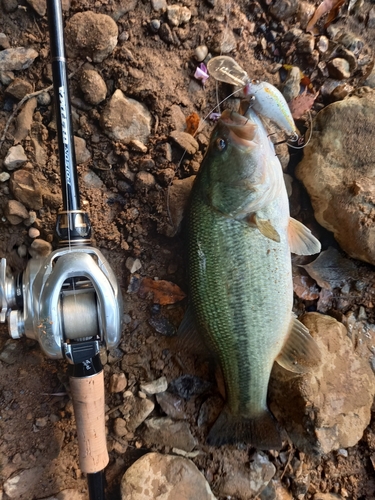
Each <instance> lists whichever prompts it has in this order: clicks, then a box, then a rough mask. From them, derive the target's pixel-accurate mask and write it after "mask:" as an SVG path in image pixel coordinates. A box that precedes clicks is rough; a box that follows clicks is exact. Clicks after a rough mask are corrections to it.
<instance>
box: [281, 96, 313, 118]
mask: <svg viewBox="0 0 375 500" xmlns="http://www.w3.org/2000/svg"><path fill="white" fill-rule="evenodd" d="M317 96H318V94H308V93H307V90H305V92H303V94H300V95H298V96H297V97H295V98H294V99H292V100H291V101H290V102H289V103H288V106H289V109H290V112H291V113H292V116H293V118H294V119H295V120H299V119H300V118H302V116H303V115H304V114H305V113H306V112H307V111H310V109H311V108H312V107H313V104H314V101H315V99H316V98H317Z"/></svg>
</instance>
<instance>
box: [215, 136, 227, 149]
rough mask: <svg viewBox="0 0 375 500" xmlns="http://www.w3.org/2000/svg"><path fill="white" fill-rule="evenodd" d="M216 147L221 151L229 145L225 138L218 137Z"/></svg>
mask: <svg viewBox="0 0 375 500" xmlns="http://www.w3.org/2000/svg"><path fill="white" fill-rule="evenodd" d="M216 147H217V149H218V150H219V151H224V149H225V148H226V147H227V143H226V142H225V140H224V139H222V138H221V137H219V138H218V139H216Z"/></svg>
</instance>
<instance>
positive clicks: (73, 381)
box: [70, 371, 109, 474]
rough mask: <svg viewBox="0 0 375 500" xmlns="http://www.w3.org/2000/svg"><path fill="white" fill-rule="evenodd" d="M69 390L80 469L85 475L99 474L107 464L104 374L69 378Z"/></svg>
mask: <svg viewBox="0 0 375 500" xmlns="http://www.w3.org/2000/svg"><path fill="white" fill-rule="evenodd" d="M70 388H71V391H72V398H73V408H74V415H75V418H76V425H77V434H78V446H79V465H80V468H81V470H82V471H83V472H86V473H87V474H91V473H95V472H99V471H101V470H103V469H104V468H105V467H106V465H107V464H108V462H109V457H108V451H107V442H106V433H105V414H104V376H103V371H101V372H99V373H97V374H96V375H92V376H91V377H86V378H75V377H70Z"/></svg>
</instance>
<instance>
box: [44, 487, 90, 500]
mask: <svg viewBox="0 0 375 500" xmlns="http://www.w3.org/2000/svg"><path fill="white" fill-rule="evenodd" d="M43 500H86V495H85V494H84V493H81V492H80V491H78V490H75V489H73V488H69V489H67V490H62V491H60V493H58V494H57V495H54V496H52V497H48V498H44V499H43Z"/></svg>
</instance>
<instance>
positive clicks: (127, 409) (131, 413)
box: [120, 395, 155, 432]
mask: <svg viewBox="0 0 375 500" xmlns="http://www.w3.org/2000/svg"><path fill="white" fill-rule="evenodd" d="M154 407H155V404H154V403H153V402H152V401H150V400H149V399H142V398H136V397H135V396H133V395H131V396H129V397H127V398H125V402H124V406H123V407H122V408H120V411H121V413H122V414H123V417H124V420H125V421H126V427H127V429H128V430H129V432H134V431H135V430H136V429H137V427H139V426H140V425H141V423H142V422H144V421H145V420H146V418H147V417H148V416H149V415H150V413H151V412H152V411H153V409H154Z"/></svg>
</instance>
